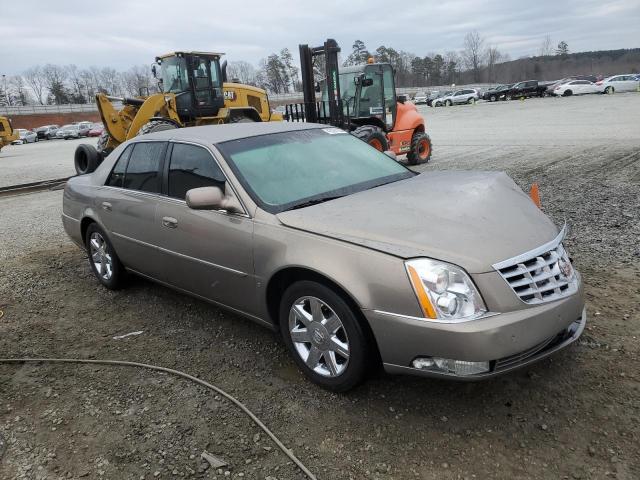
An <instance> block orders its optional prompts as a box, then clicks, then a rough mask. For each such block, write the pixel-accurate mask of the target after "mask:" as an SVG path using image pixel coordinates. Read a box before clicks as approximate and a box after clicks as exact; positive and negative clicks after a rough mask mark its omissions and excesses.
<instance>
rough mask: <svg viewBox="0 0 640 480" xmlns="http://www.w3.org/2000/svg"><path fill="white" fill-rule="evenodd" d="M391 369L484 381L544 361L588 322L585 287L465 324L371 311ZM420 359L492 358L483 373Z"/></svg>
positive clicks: (373, 326) (367, 313)
mask: <svg viewBox="0 0 640 480" xmlns="http://www.w3.org/2000/svg"><path fill="white" fill-rule="evenodd" d="M364 314H365V316H366V317H367V319H368V321H369V325H370V326H371V329H372V330H373V333H374V336H375V338H376V340H377V343H378V349H379V351H380V355H381V357H382V361H383V363H384V368H385V370H386V371H387V372H389V373H396V374H405V375H406V374H409V375H420V376H428V377H447V378H455V379H460V380H479V379H482V378H488V377H492V376H496V375H500V374H503V373H506V372H508V371H511V370H515V369H517V368H520V367H523V366H525V365H529V364H531V363H534V362H536V361H539V360H541V359H543V358H545V357H547V356H549V355H551V354H553V353H555V352H557V351H558V350H561V349H563V348H565V347H567V346H568V345H570V344H571V343H573V342H574V341H576V340H577V339H578V338H579V337H580V335H581V334H582V331H583V330H584V326H585V324H586V319H587V317H586V310H585V307H584V301H583V295H582V287H580V290H579V291H578V292H577V293H576V294H574V295H572V296H570V297H567V298H565V299H562V300H559V301H556V302H551V303H549V304H543V305H538V306H535V307H531V308H525V309H522V310H518V311H514V312H509V313H501V314H497V315H493V316H488V317H485V318H482V319H478V320H472V321H468V322H460V323H440V322H434V321H429V320H424V319H420V318H414V317H406V316H401V315H395V314H389V313H385V312H379V311H375V310H365V311H364ZM419 357H437V358H449V359H454V360H463V361H469V362H489V365H490V369H489V371H488V372H484V373H481V374H477V375H465V376H456V375H453V374H450V373H445V372H442V373H440V372H433V371H427V370H421V369H416V368H413V367H412V366H411V365H412V361H413V360H414V359H416V358H419Z"/></svg>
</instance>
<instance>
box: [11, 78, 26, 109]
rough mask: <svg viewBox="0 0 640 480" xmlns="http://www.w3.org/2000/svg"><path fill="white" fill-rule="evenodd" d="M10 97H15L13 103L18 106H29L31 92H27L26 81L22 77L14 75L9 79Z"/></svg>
mask: <svg viewBox="0 0 640 480" xmlns="http://www.w3.org/2000/svg"><path fill="white" fill-rule="evenodd" d="M9 85H10V90H9V95H10V96H13V101H12V103H17V104H18V105H27V104H28V103H29V100H30V96H29V92H28V91H27V88H26V85H25V82H24V79H23V78H22V75H14V76H13V77H11V78H10V79H9Z"/></svg>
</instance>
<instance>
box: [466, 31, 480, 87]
mask: <svg viewBox="0 0 640 480" xmlns="http://www.w3.org/2000/svg"><path fill="white" fill-rule="evenodd" d="M483 45H484V39H483V38H482V37H481V36H480V34H479V33H478V32H477V31H475V30H474V31H473V32H469V33H467V34H466V35H465V37H464V49H463V50H462V52H461V53H462V58H463V59H464V62H465V65H466V67H467V68H468V69H469V70H471V71H472V72H473V81H474V82H479V81H480V68H481V67H482V64H483V63H484V50H483V48H482V47H483Z"/></svg>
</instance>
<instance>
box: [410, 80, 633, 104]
mask: <svg viewBox="0 0 640 480" xmlns="http://www.w3.org/2000/svg"><path fill="white" fill-rule="evenodd" d="M639 88H640V75H638V74H625V75H613V76H611V77H607V78H603V79H598V78H596V77H595V76H593V75H575V76H572V77H567V78H563V79H562V80H557V81H555V82H541V81H538V80H526V81H524V82H518V83H511V84H506V85H498V86H495V87H492V88H489V89H488V90H485V91H483V92H482V91H480V90H479V89H476V88H462V89H459V90H447V91H444V92H443V91H438V90H436V91H432V92H430V93H426V92H422V93H418V94H416V95H415V96H414V98H413V102H414V103H415V104H416V105H419V104H426V105H429V106H430V107H442V106H447V107H448V106H451V105H459V104H462V103H475V102H477V101H478V100H486V101H489V102H497V101H498V100H512V99H515V98H528V97H544V96H564V97H568V96H570V95H583V94H588V93H606V94H612V93H615V92H631V91H636V90H638V89H639Z"/></svg>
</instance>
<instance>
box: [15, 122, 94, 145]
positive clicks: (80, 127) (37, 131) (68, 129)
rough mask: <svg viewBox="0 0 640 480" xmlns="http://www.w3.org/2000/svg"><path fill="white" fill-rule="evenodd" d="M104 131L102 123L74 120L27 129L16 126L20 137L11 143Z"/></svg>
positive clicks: (71, 136)
mask: <svg viewBox="0 0 640 480" xmlns="http://www.w3.org/2000/svg"><path fill="white" fill-rule="evenodd" d="M103 131H104V126H103V125H102V123H93V122H75V123H70V124H68V125H64V126H62V127H60V126H58V125H43V126H42V127H38V128H34V129H33V130H27V129H26V128H16V132H17V133H18V135H20V138H18V139H16V140H14V141H13V142H11V143H12V145H21V144H24V143H35V142H38V141H40V140H54V139H64V140H68V139H70V138H82V137H99V136H100V135H102V132H103Z"/></svg>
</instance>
